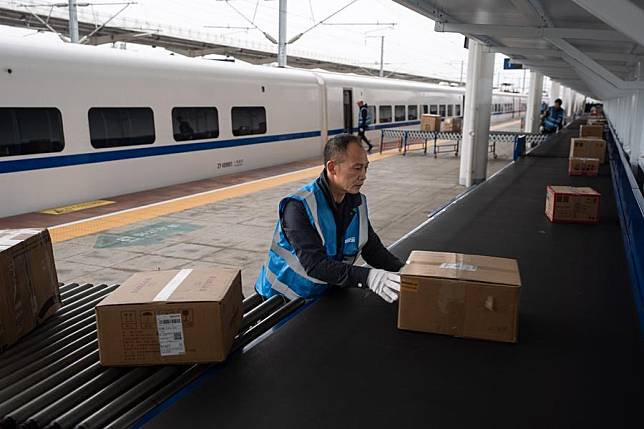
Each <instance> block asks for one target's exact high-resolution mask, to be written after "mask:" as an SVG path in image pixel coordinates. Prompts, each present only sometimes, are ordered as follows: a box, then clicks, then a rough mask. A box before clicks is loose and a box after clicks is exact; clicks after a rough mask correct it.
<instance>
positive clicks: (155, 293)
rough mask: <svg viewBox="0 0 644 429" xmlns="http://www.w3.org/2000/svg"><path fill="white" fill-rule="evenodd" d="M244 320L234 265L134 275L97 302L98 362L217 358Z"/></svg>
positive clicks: (221, 358)
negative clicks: (230, 266)
mask: <svg viewBox="0 0 644 429" xmlns="http://www.w3.org/2000/svg"><path fill="white" fill-rule="evenodd" d="M241 320H242V292H241V273H240V271H239V270H238V269H233V268H209V269H194V270H192V269H187V270H173V271H152V272H145V273H138V274H135V275H133V276H132V277H130V278H129V279H128V280H126V281H125V282H124V283H123V284H122V285H121V286H120V287H119V288H118V289H116V290H115V291H114V292H112V293H111V294H109V295H108V296H107V297H106V298H105V299H103V300H102V301H101V302H100V303H99V304H98V305H97V306H96V322H97V325H98V345H99V352H100V361H101V364H102V365H161V364H162V365H165V364H188V363H199V362H221V361H224V360H225V359H226V356H227V355H228V352H229V351H230V347H231V345H232V342H233V338H234V337H235V335H236V334H237V331H238V330H239V327H240V325H241Z"/></svg>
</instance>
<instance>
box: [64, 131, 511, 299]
mask: <svg viewBox="0 0 644 429" xmlns="http://www.w3.org/2000/svg"><path fill="white" fill-rule="evenodd" d="M517 124H518V122H517V121H514V122H511V123H506V124H503V125H502V127H495V128H496V129H513V128H514V127H516V126H517ZM511 153H512V148H511V147H510V145H499V146H497V154H498V158H497V159H492V157H490V158H489V164H488V176H489V175H492V174H494V173H495V172H496V171H498V170H499V169H501V168H502V167H503V166H505V165H506V164H507V163H508V162H509V161H510V160H511ZM458 172H459V159H458V158H456V157H455V156H454V155H453V154H441V155H439V157H438V158H436V159H435V158H433V157H432V156H431V155H428V156H425V155H423V154H422V152H410V153H408V154H407V156H402V155H398V154H396V155H394V156H390V157H386V158H384V159H380V160H377V161H375V162H372V163H371V165H370V167H369V172H368V176H367V181H366V183H365V186H364V187H363V190H362V192H364V193H365V195H366V196H367V198H368V201H369V212H370V219H371V223H372V225H373V227H374V229H375V230H376V232H377V233H378V234H379V235H380V237H381V239H382V241H383V243H385V245H389V244H391V243H393V242H394V241H396V240H397V239H399V238H400V237H401V236H403V235H405V234H406V233H407V232H409V231H410V230H412V229H414V228H415V227H416V226H418V225H419V224H421V223H422V222H424V221H425V220H426V219H427V217H428V216H429V215H431V214H432V213H433V211H435V210H437V209H438V208H440V207H442V206H443V205H444V204H446V203H447V202H449V201H450V200H451V199H453V198H455V197H457V196H458V195H459V194H460V193H462V192H463V191H464V187H462V186H460V185H459V184H458ZM309 180H310V179H305V180H294V181H291V182H290V183H286V184H281V185H277V186H274V187H271V188H269V189H264V190H261V191H258V192H254V193H251V194H246V195H242V196H239V197H233V198H227V199H224V200H222V201H217V202H215V203H212V204H206V205H202V206H199V207H195V208H191V209H188V210H184V211H180V212H176V213H171V214H169V215H164V216H159V217H155V218H152V219H147V220H144V221H142V222H138V223H134V224H128V225H126V226H123V227H118V228H114V229H110V230H106V231H102V232H99V233H95V234H90V235H86V236H83V237H79V238H75V239H71V240H67V241H63V242H59V243H55V244H54V254H55V259H56V267H57V271H58V276H59V280H60V281H61V282H65V283H71V282H78V283H94V284H99V283H107V284H116V283H120V282H123V281H124V280H125V279H127V278H128V277H129V276H130V275H132V274H133V273H135V272H138V271H148V270H168V269H180V268H195V267H209V266H216V265H225V266H237V267H239V268H241V270H242V282H243V290H244V294H245V295H246V296H248V295H250V294H252V293H253V285H254V282H255V279H256V277H257V274H258V271H259V268H260V266H261V265H262V264H263V262H264V260H265V258H266V252H267V250H268V246H269V244H270V239H271V237H272V233H273V228H274V226H275V221H276V215H277V212H276V210H277V203H278V201H279V200H280V199H281V198H282V197H283V196H284V195H287V194H288V193H290V192H293V191H294V190H296V189H298V188H299V187H300V186H301V185H303V184H305V183H307V182H308V181H309Z"/></svg>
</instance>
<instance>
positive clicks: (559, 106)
mask: <svg viewBox="0 0 644 429" xmlns="http://www.w3.org/2000/svg"><path fill="white" fill-rule="evenodd" d="M555 107H556V108H557V109H559V108H561V103H560V102H558V101H555Z"/></svg>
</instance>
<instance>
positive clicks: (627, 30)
mask: <svg viewBox="0 0 644 429" xmlns="http://www.w3.org/2000/svg"><path fill="white" fill-rule="evenodd" d="M395 1H396V2H397V3H400V4H401V5H403V6H406V7H408V8H409V9H412V10H414V11H416V12H418V13H420V14H422V15H424V16H426V17H428V18H430V19H432V20H434V21H435V22H436V23H435V30H436V31H438V32H450V33H461V34H464V35H466V36H468V37H470V38H472V39H476V40H478V41H480V42H482V43H484V44H485V45H486V49H489V50H490V51H491V52H500V53H503V54H505V55H507V56H509V57H511V58H513V62H517V63H522V64H523V65H524V67H525V68H529V69H531V70H536V71H539V72H542V73H543V74H544V75H546V76H549V77H550V78H551V79H552V80H554V81H557V82H559V83H560V84H562V85H565V86H567V87H570V88H572V89H574V90H576V91H577V92H580V93H582V94H585V95H587V96H590V97H593V98H597V99H601V100H606V99H613V98H617V97H620V96H621V95H624V94H629V93H633V92H634V91H637V90H644V82H639V81H641V80H644V71H641V67H644V65H642V64H641V61H642V58H643V57H644V25H643V23H644V0H633V1H628V0H485V1H472V0H449V1H446V0H395Z"/></svg>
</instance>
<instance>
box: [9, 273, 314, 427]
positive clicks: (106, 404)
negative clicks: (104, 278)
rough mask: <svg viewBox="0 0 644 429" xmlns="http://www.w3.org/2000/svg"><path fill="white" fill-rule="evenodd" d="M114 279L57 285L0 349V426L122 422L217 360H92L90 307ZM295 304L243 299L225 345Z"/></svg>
mask: <svg viewBox="0 0 644 429" xmlns="http://www.w3.org/2000/svg"><path fill="white" fill-rule="evenodd" d="M116 287H117V285H114V286H107V285H91V284H83V285H79V284H69V285H63V286H61V297H62V300H63V307H62V308H61V309H60V310H59V311H58V312H57V313H56V314H55V315H54V316H53V317H52V319H50V320H49V321H48V322H46V323H45V324H44V325H43V326H41V327H39V328H38V329H36V330H35V331H34V332H33V333H31V334H30V335H29V336H27V337H26V338H24V339H22V340H21V341H20V342H19V343H17V344H16V345H14V346H13V347H11V348H10V349H8V350H7V351H5V352H4V353H2V354H0V426H2V427H3V428H11V427H16V426H18V425H24V427H27V428H40V427H50V428H72V427H78V428H85V429H89V428H102V427H110V428H126V427H130V426H131V425H132V424H133V423H134V422H136V421H137V420H139V419H140V418H141V417H142V416H144V415H145V414H146V413H147V412H149V411H150V410H151V409H153V408H155V407H156V406H157V405H158V404H160V403H162V402H163V401H165V400H166V399H168V398H169V397H171V396H172V395H173V394H175V393H176V392H178V391H179V390H180V389H181V388H183V387H184V386H186V385H187V384H189V383H190V382H191V381H194V380H195V379H196V378H197V377H199V376H203V375H204V374H206V373H207V372H208V370H209V369H210V368H218V366H217V365H205V364H204V365H185V366H181V365H176V366H156V367H139V368H105V367H102V366H100V364H99V363H98V348H97V338H96V320H95V316H94V306H95V305H96V304H97V303H98V302H99V301H100V300H101V299H102V298H103V297H104V296H105V295H106V294H107V293H109V292H110V291H112V290H114V289H116ZM302 304H303V301H302V300H298V301H293V302H289V303H288V304H286V305H285V303H284V300H283V299H282V298H281V297H274V298H272V299H270V300H268V301H265V302H262V300H261V299H260V298H259V296H258V295H253V296H251V297H249V298H247V299H246V300H245V301H244V318H243V321H242V328H241V332H240V334H239V335H238V336H237V337H236V338H235V342H234V344H233V350H238V349H241V348H242V347H244V346H245V345H247V344H249V343H250V342H252V341H254V340H255V339H257V338H258V337H259V336H261V335H262V334H264V333H265V332H266V331H268V330H269V329H270V328H272V327H273V326H275V324H276V323H277V322H279V321H280V320H281V319H282V318H284V317H285V316H287V315H288V314H290V313H291V312H292V311H294V310H295V309H296V308H298V307H299V306H300V305H302Z"/></svg>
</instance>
